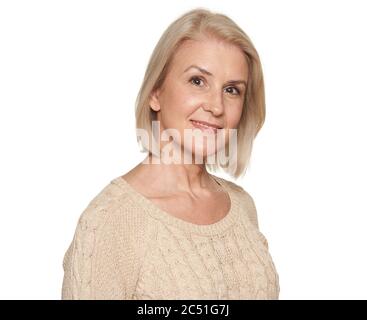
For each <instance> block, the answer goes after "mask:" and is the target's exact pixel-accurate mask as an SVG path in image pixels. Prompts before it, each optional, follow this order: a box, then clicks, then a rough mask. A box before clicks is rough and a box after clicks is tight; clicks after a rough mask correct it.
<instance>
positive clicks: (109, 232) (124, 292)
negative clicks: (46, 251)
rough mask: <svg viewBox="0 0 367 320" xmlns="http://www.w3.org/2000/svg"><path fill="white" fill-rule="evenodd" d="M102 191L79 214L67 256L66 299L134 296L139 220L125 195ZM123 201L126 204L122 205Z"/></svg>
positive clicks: (63, 291) (121, 298) (117, 298)
mask: <svg viewBox="0 0 367 320" xmlns="http://www.w3.org/2000/svg"><path fill="white" fill-rule="evenodd" d="M106 195H109V193H107V194H106V192H104V193H103V194H101V195H99V196H98V197H97V198H95V199H94V200H93V201H92V202H91V203H90V204H89V206H88V207H87V208H86V209H85V211H84V212H83V213H82V215H81V216H80V218H79V221H78V223H77V227H76V230H75V233H74V237H73V240H72V242H71V244H70V246H69V247H68V249H67V251H66V253H65V255H64V259H63V270H64V278H63V283H62V299H63V300H95V299H97V300H125V299H131V298H132V295H133V292H134V284H135V282H136V279H137V277H138V267H139V265H138V259H137V256H136V250H134V243H135V242H136V239H135V237H134V230H136V228H135V227H136V226H137V223H136V221H134V219H131V218H130V215H129V214H126V212H127V213H129V207H128V206H125V209H126V210H125V209H124V206H123V203H122V204H121V201H122V202H123V198H120V199H119V201H115V200H113V199H111V198H110V197H106ZM121 205H122V207H121Z"/></svg>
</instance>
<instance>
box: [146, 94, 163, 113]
mask: <svg viewBox="0 0 367 320" xmlns="http://www.w3.org/2000/svg"><path fill="white" fill-rule="evenodd" d="M149 106H150V108H151V109H152V110H154V111H159V110H160V109H161V107H160V104H159V100H158V90H156V91H155V92H153V93H152V94H151V95H150V100H149Z"/></svg>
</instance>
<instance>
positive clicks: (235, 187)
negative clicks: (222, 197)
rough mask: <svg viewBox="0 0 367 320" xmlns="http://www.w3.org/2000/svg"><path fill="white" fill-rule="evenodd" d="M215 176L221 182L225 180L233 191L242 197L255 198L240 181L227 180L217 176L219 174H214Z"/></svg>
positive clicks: (249, 199) (251, 199)
mask: <svg viewBox="0 0 367 320" xmlns="http://www.w3.org/2000/svg"><path fill="white" fill-rule="evenodd" d="M213 177H214V178H215V179H217V180H219V182H223V183H224V184H226V185H227V186H228V187H229V188H230V189H231V191H234V192H236V193H237V194H239V195H240V196H241V197H242V198H244V199H246V200H248V201H253V198H252V196H251V195H250V193H249V192H248V191H247V190H246V189H245V188H244V187H242V186H241V185H239V184H238V183H236V182H233V181H230V180H227V179H225V178H220V177H217V176H214V175H213Z"/></svg>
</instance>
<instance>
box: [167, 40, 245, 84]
mask: <svg viewBox="0 0 367 320" xmlns="http://www.w3.org/2000/svg"><path fill="white" fill-rule="evenodd" d="M192 66H196V67H199V68H196V71H198V69H204V70H206V71H207V72H209V73H211V74H212V75H214V76H215V71H217V73H218V72H219V71H226V72H227V73H231V75H232V76H236V75H237V77H238V76H243V73H247V62H246V59H245V55H244V53H243V51H242V50H241V49H240V48H239V47H237V46H236V45H234V44H231V43H225V42H223V41H216V40H212V39H205V40H186V41H184V42H183V43H182V44H181V45H180V47H179V48H178V49H177V50H176V52H175V54H174V57H173V59H172V66H171V69H173V71H174V72H176V73H177V72H178V73H184V72H187V71H188V70H194V69H195V68H193V67H192ZM190 67H191V68H190ZM204 73H205V72H204Z"/></svg>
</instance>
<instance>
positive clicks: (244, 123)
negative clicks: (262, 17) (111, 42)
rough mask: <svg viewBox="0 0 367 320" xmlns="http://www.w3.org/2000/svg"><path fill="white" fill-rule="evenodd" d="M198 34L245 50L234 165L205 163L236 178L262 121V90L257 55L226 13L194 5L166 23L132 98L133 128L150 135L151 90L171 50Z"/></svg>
mask: <svg viewBox="0 0 367 320" xmlns="http://www.w3.org/2000/svg"><path fill="white" fill-rule="evenodd" d="M200 36H209V37H210V36H214V37H215V38H217V39H220V40H224V41H225V42H228V43H231V44H234V45H236V46H238V47H239V48H240V49H241V50H242V51H243V52H244V53H245V57H246V61H247V64H248V68H249V74H248V83H247V89H246V95H245V100H244V106H243V111H242V115H241V119H240V122H239V125H238V127H237V154H236V157H237V159H236V160H237V162H236V163H237V165H236V168H235V170H231V169H228V168H225V167H222V166H219V165H218V163H216V164H207V163H206V164H205V165H206V168H207V169H209V170H211V171H217V169H219V168H222V170H224V171H225V172H226V173H228V174H229V175H231V176H232V177H234V178H236V179H237V178H238V177H240V176H241V177H242V176H243V175H244V174H245V172H246V170H247V167H248V165H249V162H250V156H251V151H252V145H253V141H254V139H255V137H256V135H257V133H258V132H259V131H260V129H261V127H262V126H263V124H264V121H265V92H264V80H263V72H262V67H261V63H260V58H259V55H258V53H257V51H256V49H255V47H254V45H253V44H252V42H251V40H250V38H249V37H248V36H247V34H246V33H245V32H244V31H243V30H242V29H241V28H240V27H239V26H237V24H236V23H235V22H234V21H232V20H231V19H230V18H228V17H227V16H225V15H223V14H220V13H214V12H211V11H209V10H207V9H204V8H197V9H194V10H191V11H188V12H187V13H185V14H183V15H182V16H180V17H179V18H178V19H176V20H175V21H174V22H172V23H171V24H170V25H169V26H168V28H167V29H166V30H165V32H164V33H163V34H162V36H161V38H160V39H159V41H158V43H157V45H156V47H155V48H154V51H153V53H152V55H151V57H150V60H149V63H148V66H147V69H146V72H145V76H144V80H143V83H142V85H141V88H140V90H139V93H138V96H137V98H136V104H135V106H136V109H135V116H136V128H137V129H138V128H142V129H145V130H146V131H147V132H148V134H149V135H150V136H152V121H153V120H156V112H155V111H154V110H152V109H151V108H150V106H149V100H150V96H151V93H152V92H154V91H155V90H156V89H158V88H160V87H161V85H162V84H163V82H164V79H165V77H166V75H167V72H168V69H169V67H170V63H171V61H172V58H173V56H174V53H175V51H176V50H177V49H178V47H179V46H180V44H182V42H183V41H185V40H197V39H199V37H200ZM138 143H140V141H139V139H138ZM226 147H228V146H226ZM142 148H143V149H144V150H145V151H148V152H150V149H149V147H148V148H147V147H146V146H142ZM229 157H231V155H229Z"/></svg>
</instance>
